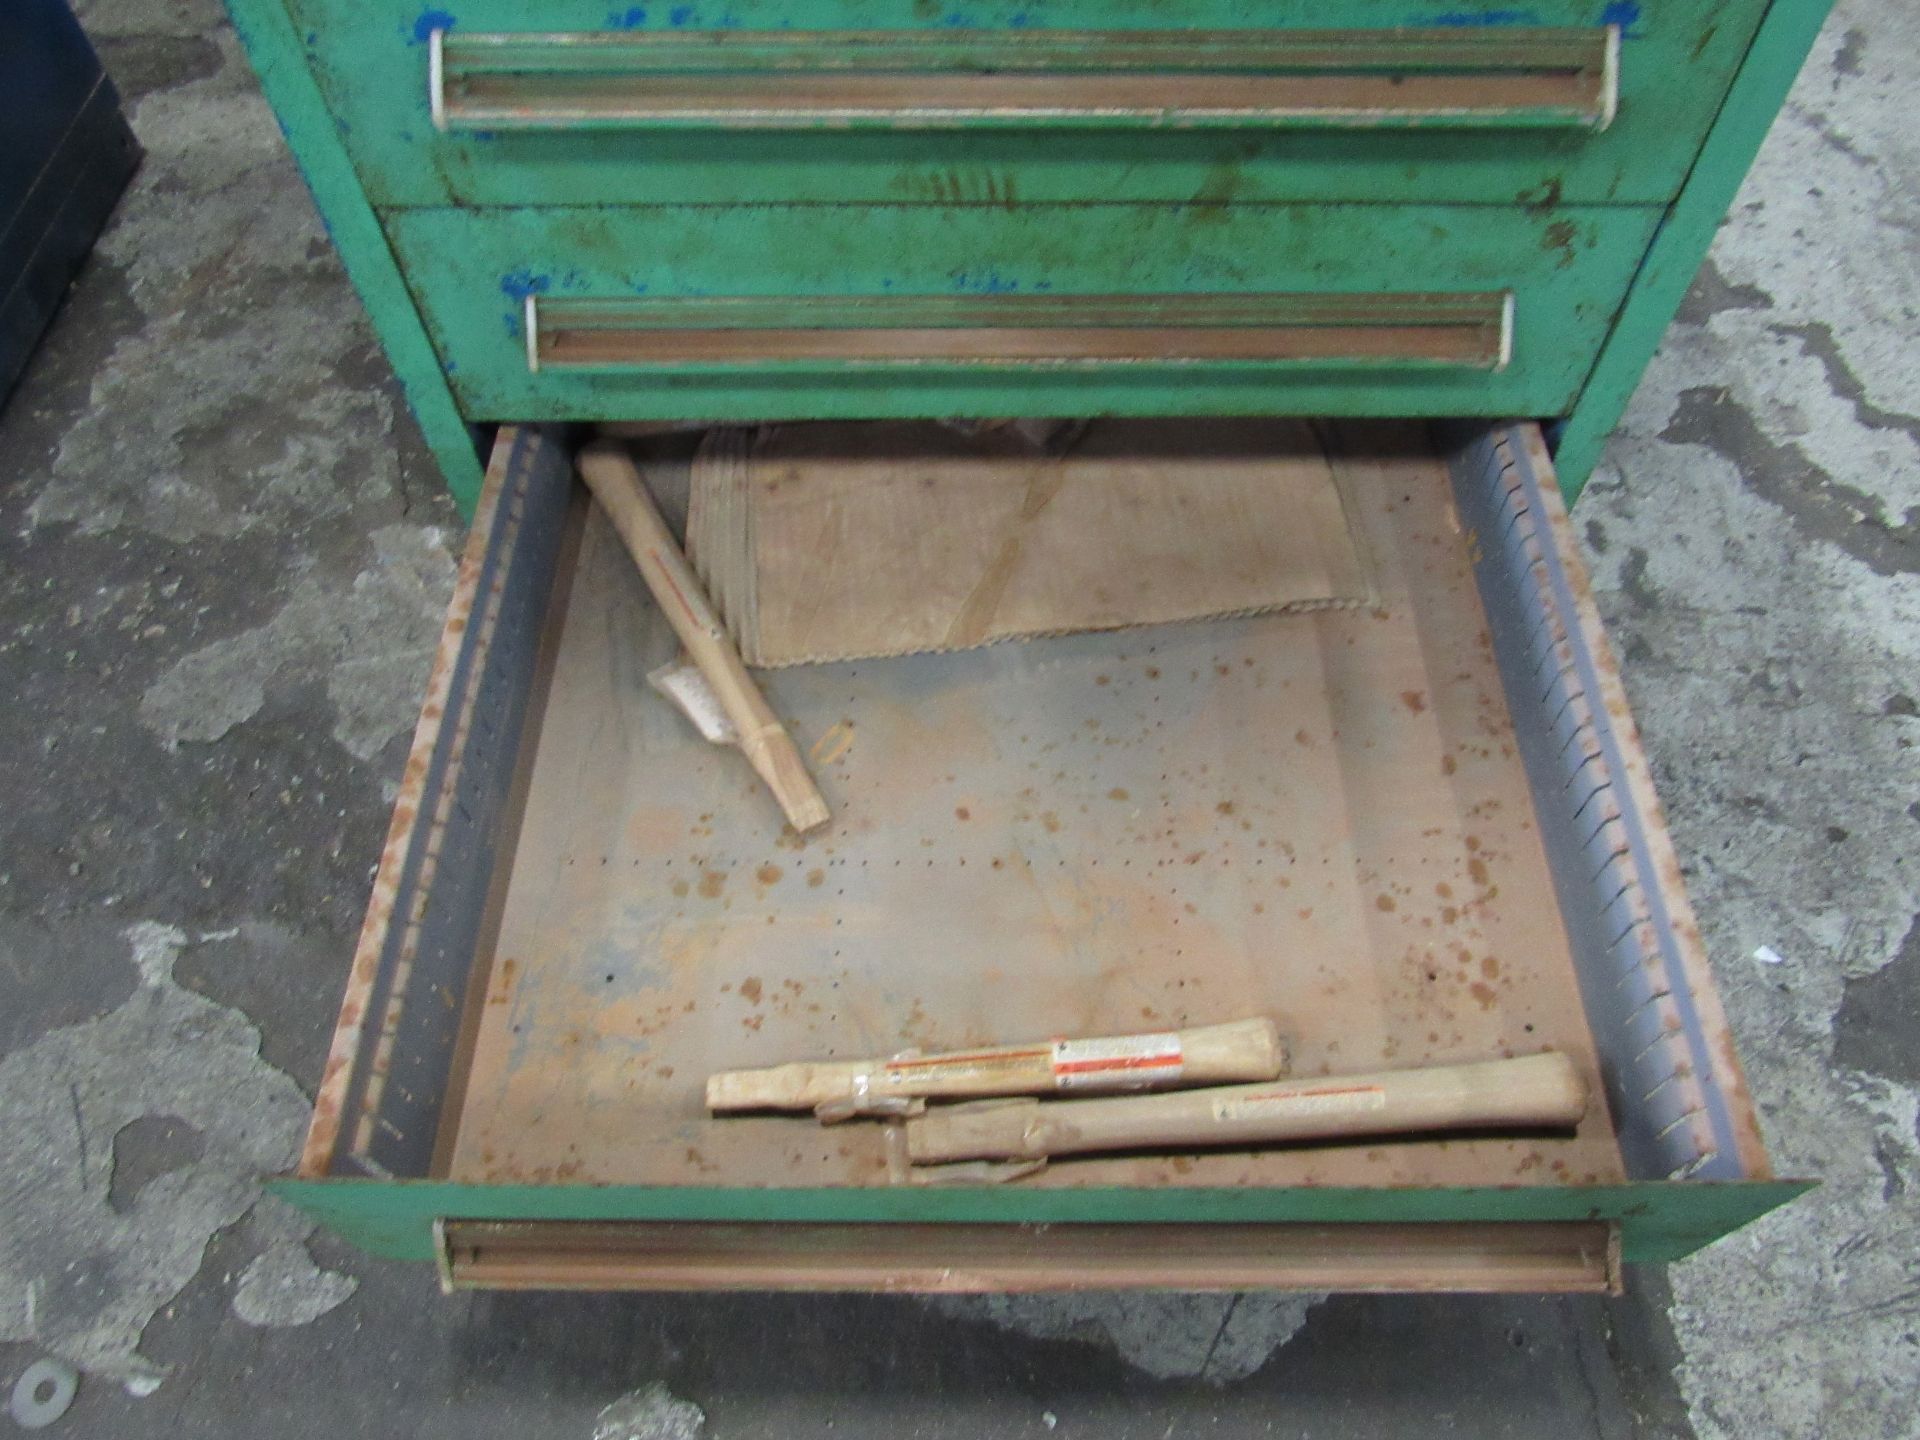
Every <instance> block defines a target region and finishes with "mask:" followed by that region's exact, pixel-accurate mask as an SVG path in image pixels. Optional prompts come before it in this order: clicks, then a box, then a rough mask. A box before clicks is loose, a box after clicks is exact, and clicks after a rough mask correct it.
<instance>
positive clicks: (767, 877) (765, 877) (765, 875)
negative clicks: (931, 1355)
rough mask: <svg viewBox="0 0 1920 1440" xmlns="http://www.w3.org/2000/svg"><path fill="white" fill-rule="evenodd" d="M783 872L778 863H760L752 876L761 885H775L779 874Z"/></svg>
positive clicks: (778, 879)
mask: <svg viewBox="0 0 1920 1440" xmlns="http://www.w3.org/2000/svg"><path fill="white" fill-rule="evenodd" d="M785 873H786V872H785V871H783V870H781V868H780V867H779V866H778V865H773V864H767V865H762V866H761V867H760V868H759V869H758V870H756V871H754V872H753V878H754V879H756V880H758V881H759V882H760V883H761V884H762V885H777V884H778V883H779V881H780V877H781V875H783V874H785Z"/></svg>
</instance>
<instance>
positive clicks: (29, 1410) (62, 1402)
mask: <svg viewBox="0 0 1920 1440" xmlns="http://www.w3.org/2000/svg"><path fill="white" fill-rule="evenodd" d="M49 1385H51V1386H52V1387H53V1388H52V1390H51V1391H48V1393H47V1395H46V1398H45V1399H42V1398H40V1392H41V1391H42V1390H45V1389H46V1387H47V1386H49ZM79 1388H80V1377H79V1375H77V1374H76V1373H75V1372H74V1370H73V1369H72V1367H71V1366H67V1365H62V1364H61V1363H60V1362H59V1361H58V1360H36V1361H34V1362H33V1364H31V1365H29V1366H28V1367H27V1368H26V1370H25V1372H23V1373H22V1374H21V1376H20V1378H19V1379H18V1380H16V1381H14V1382H13V1398H12V1399H11V1400H9V1401H8V1402H7V1409H8V1411H9V1412H10V1413H11V1414H12V1416H13V1418H14V1422H15V1423H16V1424H17V1425H19V1426H20V1428H21V1429H23V1430H44V1429H46V1427H47V1426H49V1425H51V1424H53V1422H54V1421H56V1420H58V1419H59V1418H60V1417H61V1416H62V1415H64V1414H66V1413H67V1407H68V1406H69V1405H71V1404H73V1395H74V1391H76V1390H78V1389H79Z"/></svg>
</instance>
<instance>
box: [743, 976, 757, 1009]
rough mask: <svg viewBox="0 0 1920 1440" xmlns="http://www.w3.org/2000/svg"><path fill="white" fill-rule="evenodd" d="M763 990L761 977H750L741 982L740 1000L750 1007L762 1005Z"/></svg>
mask: <svg viewBox="0 0 1920 1440" xmlns="http://www.w3.org/2000/svg"><path fill="white" fill-rule="evenodd" d="M761 989H762V987H761V984H760V977H759V976H758V975H749V976H748V977H747V978H746V979H744V980H742V981H741V982H740V998H741V999H742V1000H744V1001H746V1002H747V1003H748V1004H749V1005H758V1004H759V1003H760V994H761Z"/></svg>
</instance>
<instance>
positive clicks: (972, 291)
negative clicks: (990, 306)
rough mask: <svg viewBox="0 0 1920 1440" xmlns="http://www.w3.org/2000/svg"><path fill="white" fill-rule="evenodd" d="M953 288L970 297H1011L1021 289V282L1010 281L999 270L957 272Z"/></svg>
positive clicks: (954, 276) (954, 275)
mask: <svg viewBox="0 0 1920 1440" xmlns="http://www.w3.org/2000/svg"><path fill="white" fill-rule="evenodd" d="M953 288H954V289H956V290H959V291H961V292H962V293H964V294H968V295H1011V294H1013V293H1014V292H1015V291H1016V290H1018V289H1019V288H1020V282H1019V281H1018V280H1009V279H1008V278H1007V277H1006V276H1004V275H1002V274H1001V273H1000V272H999V271H998V270H982V271H979V272H975V271H972V270H956V271H954V272H953Z"/></svg>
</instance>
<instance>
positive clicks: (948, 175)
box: [286, 0, 1766, 206]
mask: <svg viewBox="0 0 1920 1440" xmlns="http://www.w3.org/2000/svg"><path fill="white" fill-rule="evenodd" d="M286 3H287V5H288V8H289V10H290V12H291V14H292V17H293V20H294V23H295V25H296V27H298V28H299V30H300V31H301V33H302V35H303V36H304V37H305V38H306V41H307V46H308V52H309V55H310V57H311V59H312V61H313V64H314V66H315V68H316V72H317V74H318V76H319V79H320V83H321V86H322V89H323V90H324V91H325V93H326V95H327V97H328V101H329V104H330V105H331V107H332V108H333V110H334V113H335V115H336V117H337V120H338V123H339V125H340V129H341V133H342V136H343V138H344V140H345V143H346V145H347V147H348V149H349V151H350V152H351V154H352V156H353V159H354V162H355V164H356V166H357V167H358V168H359V169H360V171H361V173H362V175H363V177H364V179H365V184H366V187H367V191H368V194H369V196H370V198H371V199H372V200H373V201H374V203H375V204H376V205H386V206H415V205H420V206H437V205H445V204H475V205H500V204H515V205H517V204H536V205H578V204H598V203H626V204H677V203H740V202H780V201H838V202H852V201H865V202H875V203H912V204H920V203H924V204H983V203H984V204H1013V203H1035V202H1047V201H1079V200H1100V201H1118V200H1167V201H1197V202H1204V201H1226V200H1239V201H1267V202H1280V201H1292V200H1305V199H1324V200H1355V201H1371V200H1393V201H1447V202H1463V201H1472V202H1492V203H1500V204H1508V203H1513V202H1515V201H1518V202H1520V203H1538V204H1542V205H1546V204H1552V203H1555V202H1556V201H1566V202H1574V203H1632V204H1658V203H1664V202H1665V201H1667V200H1669V199H1671V198H1672V196H1673V195H1674V194H1675V193H1677V191H1678V189H1679V185H1680V181H1681V179H1682V178H1683V177H1684V175H1685V174H1686V171H1687V168H1688V166H1689V165H1690V164H1691V162H1692V159H1693V155H1694V152H1695V150H1696V149H1697V147H1698V145H1699V143H1700V140H1701V138H1702V136H1703V135H1704V134H1705V132H1706V127H1707V125H1708V123H1709V121H1710V120H1711V119H1712V117H1713V115H1714V113H1715V111H1716V109H1717V108H1718V106H1719V104H1720V99H1721V96H1722V94H1723V93H1724V90H1725V87H1726V85H1727V84H1728V82H1729V80H1730V78H1731V76H1732V74H1733V71H1734V68H1735V67H1736V66H1737V64H1738V63H1739V61H1740V59H1741V57H1742V55H1744V53H1745V51H1746V48H1747V44H1748V42H1749V41H1750V40H1751V38H1752V35H1753V32H1754V30H1755V28H1756V26H1757V25H1758V22H1759V19H1760V16H1761V14H1762V12H1763V11H1764V9H1765V8H1766V0H1644V3H1636V0H1538V3H1536V4H1533V5H1530V6H1526V7H1514V6H1512V5H1511V4H1510V3H1509V0H1445V3H1434V4H1431V5H1429V6H1427V7H1425V8H1422V7H1421V5H1420V4H1419V3H1418V0H1187V3H1184V4H1182V5H1179V6H1170V5H1168V4H1167V3H1166V0H985V3H964V0H939V3H936V0H731V3H728V4H724V5H722V4H717V3H716V4H704V5H703V4H700V3H689V4H678V3H668V0H660V3H651V0H650V3H647V4H643V5H610V4H609V0H544V3H542V4H540V5H539V6H537V7H534V6H530V5H529V4H528V3H527V0H441V4H440V5H438V6H431V7H429V6H425V5H422V4H420V3H418V0H413V3H403V0H286ZM1609 27H1614V28H1615V29H1616V30H1617V32H1618V35H1619V44H1618V52H1617V80H1618V84H1617V97H1618V98H1617V109H1615V110H1613V111H1611V112H1610V113H1603V112H1596V111H1595V109H1594V108H1593V105H1592V101H1593V99H1594V96H1593V93H1592V85H1591V84H1590V83H1589V82H1590V81H1591V80H1592V79H1593V73H1592V70H1591V67H1589V68H1588V70H1587V71H1586V72H1584V73H1583V74H1580V75H1574V76H1571V77H1569V75H1568V74H1566V73H1565V66H1566V63H1567V62H1566V60H1565V55H1566V52H1567V47H1568V46H1569V45H1572V46H1573V47H1574V49H1575V50H1579V49H1581V48H1582V46H1583V43H1584V45H1585V48H1587V49H1589V50H1591V49H1593V48H1595V47H1597V46H1598V45H1600V44H1601V43H1602V42H1603V41H1604V39H1605V36H1606V33H1607V30H1608V28H1609ZM818 31H841V32H856V33H853V34H849V35H848V36H847V37H846V38H845V43H834V44H828V45H813V44H810V43H808V42H807V41H806V39H805V38H804V37H806V36H807V35H808V33H809V32H818ZM1168 31H1183V32H1186V35H1185V36H1183V39H1182V40H1181V41H1180V42H1178V44H1177V46H1176V49H1175V51H1174V52H1173V54H1172V63H1173V64H1174V65H1175V66H1178V67H1197V71H1198V73H1196V71H1195V69H1193V68H1187V69H1185V70H1184V71H1183V72H1182V73H1175V74H1171V75H1169V74H1167V73H1166V70H1167V66H1168V64H1169V56H1168V54H1167V53H1165V52H1161V53H1154V50H1155V47H1154V34H1153V32H1159V33H1160V34H1165V33H1167V32H1168ZM436 32H437V33H439V34H440V35H441V36H443V37H444V40H445V56H444V59H445V62H446V72H447V81H448V83H447V84H446V85H445V86H443V90H442V93H443V94H444V95H446V96H447V97H448V98H449V104H448V105H446V106H445V107H443V109H442V113H441V115H440V117H439V118H440V122H441V125H442V126H444V127H445V128H444V129H442V128H436V124H435V115H434V113H433V108H432V107H431V106H430V104H429V92H430V88H431V85H430V78H431V77H430V71H431V70H432V68H433V64H434V55H433V52H434V50H435V48H436V45H435V41H434V38H433V37H434V36H435V34H436ZM753 32H762V33H760V34H759V35H757V36H756V35H755V34H754V33H753ZM872 32H881V33H880V34H879V35H877V36H876V35H875V34H873V33H872ZM1050 32H1053V33H1052V35H1051V37H1050ZM1058 32H1069V36H1068V37H1067V38H1066V39H1065V40H1064V43H1062V44H1061V45H1059V46H1055V45H1053V44H1052V43H1051V39H1055V38H1060V37H1059V36H1058ZM1208 32H1253V33H1252V34H1250V35H1249V34H1245V33H1237V34H1216V35H1215V41H1216V42H1217V43H1212V44H1210V43H1209V42H1208V39H1207V35H1208ZM490 35H501V36H517V37H521V40H520V43H518V44H516V45H512V46H508V45H504V44H502V45H495V46H492V47H489V45H488V42H487V41H486V40H485V39H484V38H483V37H486V36H490ZM1187 36H1190V37H1191V38H1190V43H1189V41H1188V39H1187V38H1186V37H1187ZM543 37H544V38H543ZM648 37H658V40H659V41H661V42H664V43H656V44H654V45H647V44H646V43H645V42H646V41H647V39H648ZM796 37H800V38H796ZM890 37H891V38H890ZM1075 37H1077V38H1075ZM636 38H638V39H639V40H640V41H641V42H642V43H641V45H639V46H634V45H630V44H627V43H626V42H631V41H633V40H634V39H636ZM716 40H717V42H718V43H717V45H707V44H703V43H702V42H703V41H716ZM489 48H491V49H492V50H493V54H492V57H491V58H489V57H488V55H487V54H486V52H487V50H488V49H489ZM707 49H713V50H714V51H715V53H714V55H713V56H711V57H708V56H705V55H703V53H702V52H703V51H705V50H707ZM1036 51H1038V52H1045V51H1052V52H1053V53H1052V54H1051V55H1047V56H1045V57H1044V58H1042V59H1040V60H1021V59H1018V58H1010V56H1017V54H1018V53H1019V52H1024V53H1026V54H1027V55H1029V56H1031V55H1033V54H1034V53H1035V52H1036ZM875 52H881V53H878V54H876V53H875ZM862 55H865V56H867V57H869V58H868V59H867V60H866V61H865V62H864V65H863V62H862V61H861V59H860V58H859V57H860V56H862ZM1027 64H1033V65H1037V66H1038V70H1037V72H1026V73H1023V71H1022V66H1023V65H1027ZM1242 65H1244V66H1246V67H1247V68H1246V69H1244V70H1240V69H1238V67H1240V66H1242ZM956 66H958V67H959V69H958V71H956V70H955V68H954V67H956ZM969 67H972V68H971V69H970V68H969ZM1219 67H1233V69H1234V72H1235V73H1222V71H1221V70H1220V68H1219ZM1462 67H1464V69H1463V68H1462ZM983 68H984V69H987V70H991V71H992V72H994V73H993V75H992V77H991V78H990V79H989V80H987V81H986V84H987V87H988V88H987V89H985V90H984V91H981V90H971V89H970V88H969V87H970V83H971V84H977V83H978V82H980V80H981V75H980V71H981V70H982V69H983ZM863 70H864V73H862V72H863ZM1063 70H1064V71H1065V72H1067V73H1065V74H1064V75H1063V74H1062V73H1061V72H1062V71H1063ZM642 72H643V73H642ZM1395 76H1398V77H1400V78H1399V80H1398V81H1395V80H1393V79H1392V77H1395ZM889 81H891V82H892V83H891V84H890V83H889ZM1383 81H1384V82H1385V84H1384V87H1383V83H1382V82H1383ZM1609 92H1610V93H1611V86H1610V87H1609ZM756 94H757V95H760V96H761V98H762V99H763V100H765V102H766V103H763V104H759V105H757V106H756V105H755V104H753V103H752V102H753V97H754V96H755V95H756ZM968 95H971V96H972V97H973V98H971V99H968V98H964V97H966V96H968ZM1223 96H1224V97H1226V98H1225V100H1224V101H1223V100H1222V98H1221V97H1223ZM956 97H962V98H956ZM489 125H491V126H492V127H493V128H487V127H488V126H489Z"/></svg>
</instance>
